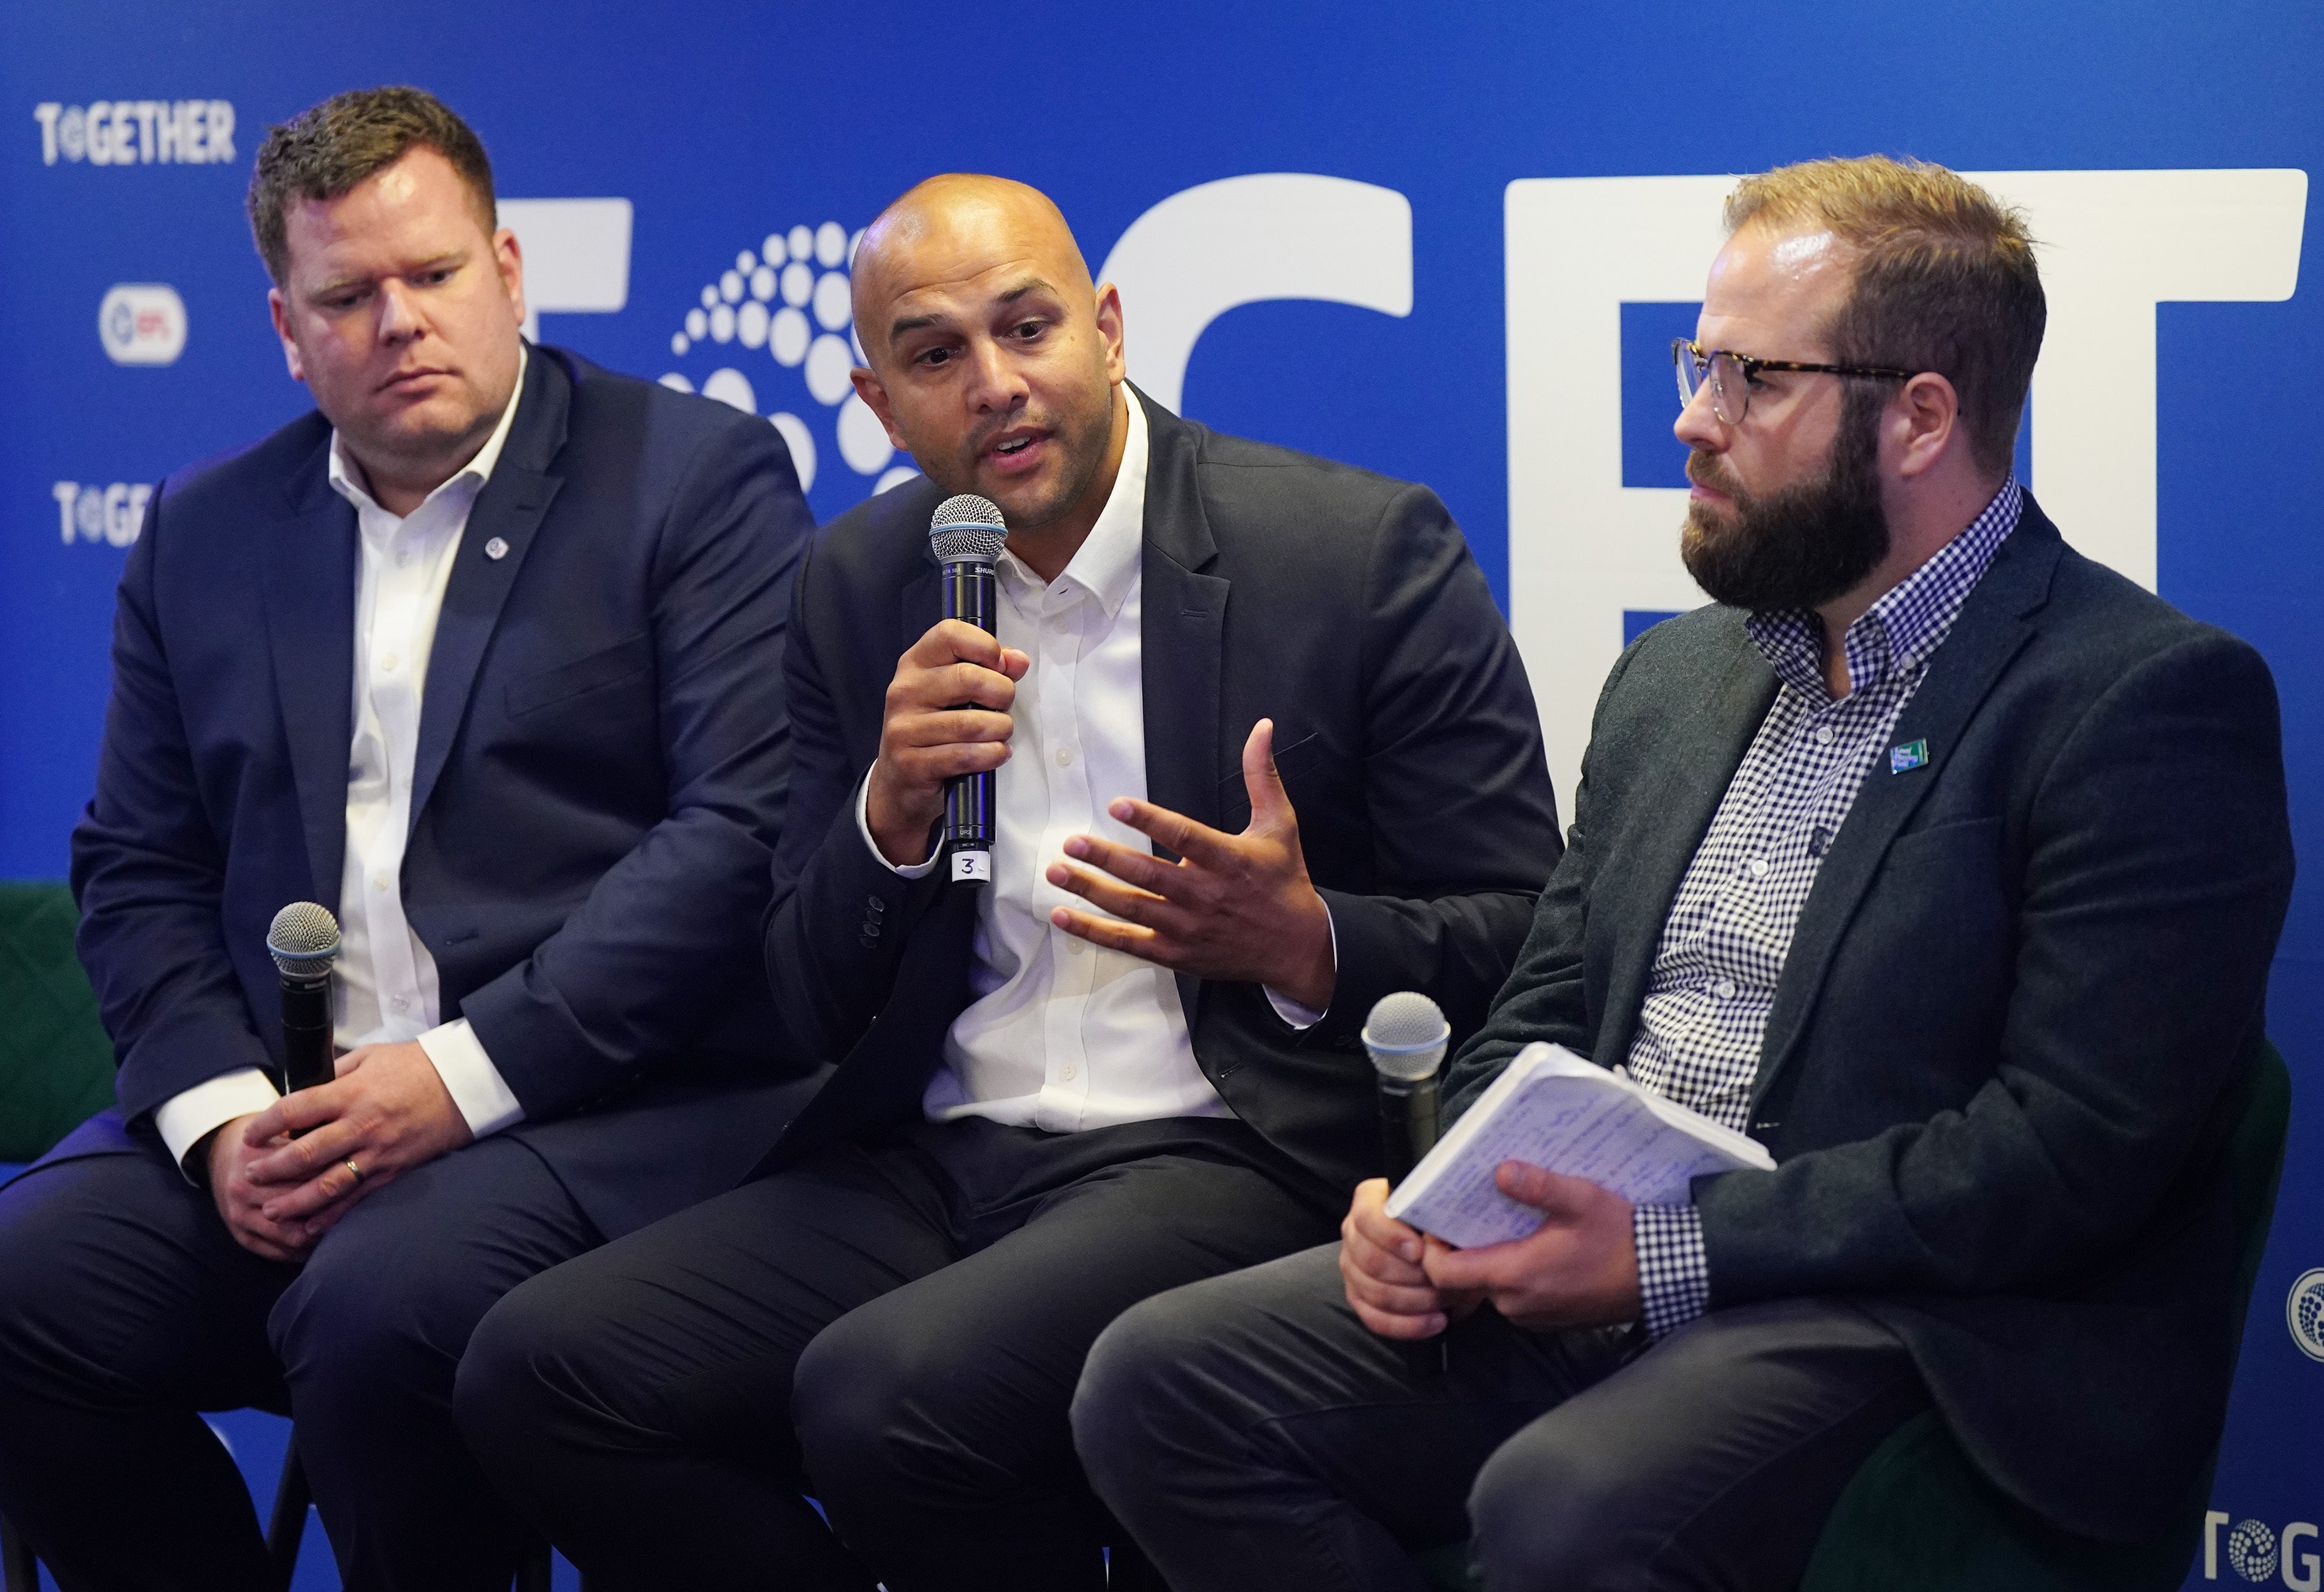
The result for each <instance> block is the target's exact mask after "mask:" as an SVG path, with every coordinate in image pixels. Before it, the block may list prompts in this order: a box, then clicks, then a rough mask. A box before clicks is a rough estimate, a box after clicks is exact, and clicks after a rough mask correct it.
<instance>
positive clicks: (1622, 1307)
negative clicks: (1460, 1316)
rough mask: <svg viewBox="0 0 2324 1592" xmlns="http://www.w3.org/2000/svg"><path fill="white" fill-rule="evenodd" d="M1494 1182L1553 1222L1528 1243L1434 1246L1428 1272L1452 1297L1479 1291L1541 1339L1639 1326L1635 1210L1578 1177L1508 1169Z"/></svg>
mask: <svg viewBox="0 0 2324 1592" xmlns="http://www.w3.org/2000/svg"><path fill="white" fill-rule="evenodd" d="M1493 1182H1494V1183H1495V1184H1496V1185H1497V1186H1498V1187H1499V1189H1500V1191H1501V1192H1503V1193H1504V1194H1507V1195H1508V1197H1509V1198H1510V1199H1512V1200H1515V1201H1517V1202H1518V1203H1520V1204H1524V1205H1530V1206H1532V1207H1533V1208H1534V1209H1535V1210H1538V1211H1540V1212H1541V1213H1542V1215H1543V1216H1544V1217H1545V1218H1546V1220H1545V1221H1544V1222H1543V1223H1542V1224H1541V1226H1540V1227H1539V1228H1537V1229H1535V1230H1534V1231H1533V1232H1531V1233H1529V1234H1527V1235H1526V1237H1524V1238H1512V1239H1510V1240H1509V1241H1508V1243H1506V1244H1486V1245H1481V1246H1480V1247H1477V1248H1474V1249H1455V1248H1453V1247H1451V1246H1450V1245H1447V1244H1444V1243H1443V1242H1441V1241H1439V1240H1436V1239H1433V1238H1432V1239H1431V1240H1430V1241H1429V1244H1428V1250H1427V1254H1426V1256H1425V1258H1424V1260H1423V1262H1422V1264H1423V1265H1424V1267H1425V1269H1426V1271H1427V1273H1428V1278H1429V1281H1430V1282H1432V1283H1434V1284H1435V1285H1436V1287H1437V1288H1439V1289H1440V1290H1443V1291H1444V1292H1446V1293H1459V1292H1462V1291H1464V1290H1477V1291H1480V1292H1482V1293H1484V1295H1485V1297H1486V1298H1488V1299H1489V1300H1490V1301H1492V1304H1493V1308H1494V1309H1495V1310H1497V1311H1500V1312H1501V1314H1502V1315H1503V1316H1505V1317H1507V1318H1508V1320H1509V1321H1513V1322H1515V1323H1516V1324H1517V1325H1518V1326H1520V1327H1525V1328H1527V1329H1530V1330H1534V1331H1536V1332H1546V1331H1552V1330H1557V1329H1560V1328H1564V1327H1610V1326H1614V1325H1616V1324H1618V1323H1619V1322H1623V1321H1637V1319H1638V1313H1639V1301H1638V1249H1637V1238H1636V1235H1635V1233H1634V1231H1633V1229H1632V1228H1631V1225H1630V1215H1631V1208H1630V1202H1629V1201H1628V1200H1625V1199H1624V1198H1622V1196H1621V1195H1619V1194H1617V1193H1612V1192H1609V1191H1607V1190H1605V1189H1601V1188H1600V1187H1599V1186H1598V1185H1597V1184H1596V1183H1594V1182H1586V1181H1584V1180H1583V1179H1582V1178H1578V1177H1563V1176H1561V1175H1559V1174H1558V1173H1554V1172H1545V1171H1544V1170H1543V1169H1542V1168H1540V1167H1538V1166H1528V1165H1526V1164H1525V1163H1524V1162H1522V1161H1504V1162H1502V1163H1501V1164H1500V1167H1499V1170H1498V1171H1496V1172H1495V1173H1493Z"/></svg>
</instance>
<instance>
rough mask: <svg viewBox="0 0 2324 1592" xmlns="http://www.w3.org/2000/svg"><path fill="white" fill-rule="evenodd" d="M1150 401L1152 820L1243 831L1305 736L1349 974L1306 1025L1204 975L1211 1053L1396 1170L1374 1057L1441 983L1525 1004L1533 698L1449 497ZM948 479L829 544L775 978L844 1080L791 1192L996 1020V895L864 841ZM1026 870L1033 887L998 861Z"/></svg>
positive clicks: (1463, 994) (872, 511)
mask: <svg viewBox="0 0 2324 1592" xmlns="http://www.w3.org/2000/svg"><path fill="white" fill-rule="evenodd" d="M1133 401H1137V402H1143V403H1145V405H1146V414H1147V420H1148V447H1149V457H1148V473H1147V487H1146V513H1145V533H1144V549H1143V553H1142V555H1141V565H1140V568H1141V571H1142V580H1143V583H1144V595H1143V599H1142V607H1143V612H1144V632H1143V636H1142V638H1141V645H1142V649H1143V651H1142V673H1143V689H1142V695H1143V701H1144V707H1145V720H1146V723H1145V737H1146V768H1147V781H1148V796H1149V798H1150V799H1151V800H1153V801H1154V802H1155V803H1157V804H1158V805H1161V806H1164V807H1168V808H1171V809H1173V810H1175V811H1176V812H1179V813H1183V814H1186V815H1187V816H1188V817H1191V818H1194V819H1196V820H1198V821H1200V822H1202V823H1203V824H1210V825H1213V827H1217V828H1221V829H1224V830H1229V831H1235V830H1240V829H1241V828H1242V827H1243V826H1244V824H1246V823H1248V822H1249V819H1250V804H1249V801H1248V799H1247V797H1246V796H1245V793H1244V789H1243V783H1242V775H1241V755H1242V746H1243V742H1244V741H1245V739H1246V738H1247V737H1248V736H1249V734H1250V729H1251V726H1252V724H1253V723H1255V722H1257V721H1258V720H1259V719H1261V718H1272V719H1273V720H1274V721H1275V723H1276V740H1275V745H1276V761H1277V768H1279V769H1280V770H1281V773H1282V776H1283V780H1284V784H1285V787H1286V789H1287V790H1288V792H1289V793H1290V797H1291V801H1292V803H1293V805H1294V806H1295V807H1296V810H1297V812H1298V817H1299V833H1300V843H1301V846H1302V848H1303V849H1304V851H1305V855H1306V861H1307V868H1308V871H1309V874H1310V876H1311V877H1312V878H1313V879H1314V882H1315V885H1316V888H1317V889H1318V890H1319V892H1320V893H1321V894H1322V896H1323V899H1324V901H1325V902H1326V903H1327V904H1328V905H1329V906H1330V908H1331V911H1332V917H1333V925H1334V927H1335V930H1336V933H1337V935H1338V944H1339V980H1338V984H1337V987H1336V988H1335V989H1334V991H1333V998H1332V1004H1331V1007H1330V1009H1329V1010H1328V1011H1327V1012H1326V1014H1325V1015H1324V1017H1323V1020H1322V1021H1320V1022H1318V1023H1317V1024H1315V1025H1314V1026H1313V1027H1312V1028H1310V1029H1308V1030H1306V1031H1305V1032H1300V1031H1297V1030H1294V1029H1293V1028H1291V1027H1289V1026H1286V1024H1285V1023H1284V1022H1283V1021H1282V1020H1281V1019H1280V1018H1279V1017H1277V1016H1276V1014H1275V1012H1274V1010H1273V1009H1272V1008H1271V1007H1270V1006H1269V1005H1268V1001H1267V999H1266V997H1265V995H1264V994H1263V992H1262V991H1261V990H1260V989H1259V988H1258V987H1257V986H1255V985H1250V984H1234V983H1224V982H1219V981H1214V980H1199V979H1194V978H1191V977H1186V976H1183V975H1182V976H1181V977H1180V978H1179V980H1178V989H1179V993H1180V995H1181V998H1182V999H1183V1002H1184V1005H1185V1012H1186V1021H1187V1026H1188V1028H1189V1030H1190V1031H1191V1034H1192V1037H1193V1043H1194V1057H1195V1060H1196V1061H1197V1062H1198V1063H1200V1064H1201V1066H1202V1069H1203V1073H1204V1075H1205V1076H1207V1077H1208V1078H1209V1079H1210V1081H1212V1083H1213V1084H1214V1085H1215V1086H1216V1087H1217V1089H1218V1090H1219V1093H1220V1095H1221V1096H1222V1098H1223V1099H1224V1100H1225V1101H1226V1103H1227V1104H1228V1105H1229V1106H1230V1107H1231V1108H1232V1109H1234V1111H1235V1113H1236V1114H1237V1115H1238V1116H1240V1118H1242V1119H1243V1120H1245V1121H1247V1122H1249V1123H1250V1124H1251V1125H1252V1126H1253V1127H1256V1128H1257V1129H1258V1130H1259V1132H1260V1133H1261V1134H1263V1135H1264V1136H1266V1137H1267V1138H1268V1140H1270V1141H1271V1142H1272V1143H1274V1144H1275V1145H1276V1146H1278V1147H1279V1148H1281V1149H1283V1150H1285V1151H1286V1152H1287V1153H1288V1154H1289V1155H1292V1156H1293V1157H1295V1158H1296V1160H1298V1161H1299V1162H1301V1163H1302V1164H1305V1166H1306V1167H1308V1168H1309V1169H1310V1170H1311V1171H1313V1172H1314V1173H1316V1174H1318V1175H1319V1176H1321V1177H1323V1178H1324V1179H1326V1180H1328V1181H1329V1182H1331V1183H1333V1184H1335V1185H1352V1184H1353V1183H1354V1182H1356V1181H1357V1180H1358V1179H1360V1178H1361V1177H1364V1176H1368V1175H1370V1174H1371V1173H1372V1172H1373V1171H1374V1170H1375V1169H1376V1167H1377V1165H1378V1163H1379V1132H1378V1129H1377V1128H1376V1127H1375V1126H1374V1123H1375V1113H1374V1109H1373V1105H1372V1081H1371V1078H1372V1074H1371V1069H1370V1067H1369V1064H1368V1063H1367V1062H1366V1060H1365V1057H1364V1055H1363V1052H1362V1047H1361V1045H1360V1043H1359V1040H1358V1037H1357V1035H1358V1032H1359V1030H1360V1028H1361V1026H1362V1024H1363V1019H1364V1017H1365V1015H1366V1013H1367V1012H1369V1009H1370V1008H1371V1005H1372V1003H1373V1002H1374V1001H1375V1000H1377V999H1378V998H1379V997H1380V996H1382V995H1385V994H1388V992H1390V991H1392V990H1397V989H1423V990H1426V991H1427V992H1429V993H1430V994H1431V995H1433V996H1434V997H1435V998H1436V999H1437V1000H1438V1002H1439V1003H1440V1004H1441V1005H1443V1008H1444V1010H1445V1013H1446V1016H1447V1017H1449V1018H1450V1019H1451V1021H1452V1025H1453V1028H1454V1032H1455V1033H1456V1034H1464V1033H1466V1032H1468V1031H1469V1030H1470V1029H1471V1028H1472V1027H1473V1026H1475V1025H1476V1023H1477V1022H1478V1021H1479V1019H1480V1018H1481V1017H1482V1016H1483V1015H1484V1011H1485V1007H1486V1003H1487V1002H1488V1001H1489V999H1490V998H1491V996H1492V993H1493V991H1494V990H1495V989H1498V988H1499V986H1500V983H1501V980H1502V978H1503V977H1504V975H1505V974H1506V973H1507V971H1508V966H1509V962H1510V959H1511V958H1512V957H1513V956H1514V954H1515V952H1516V949H1517V943H1518V941H1519V940H1520V939H1521V938H1522V937H1523V935H1524V933H1525V925H1526V922H1527V920H1528V919H1529V918H1530V916H1531V915H1532V911H1533V902H1534V897H1535V892H1536V891H1537V890H1538V889H1539V888H1540V886H1541V883H1542V880H1543V879H1545V878H1546V877H1547V876H1548V873H1549V870H1550V869H1551V867H1552V866H1553V865H1554V863H1555V862H1556V860H1557V857H1558V853H1559V851H1560V849H1561V842H1560V839H1559V835H1558V825H1557V809H1556V802H1555V799H1554V797H1553V796H1552V795H1551V791H1550V784H1549V775H1548V771H1547V768H1546V767H1545V761H1544V757H1543V751H1542V743H1541V732H1540V728H1539V725H1538V722H1537V720H1536V718H1535V712H1534V705H1533V696H1532V693H1531V691H1530V690H1529V688H1528V687H1527V686H1526V678H1525V670H1524V667H1523V666H1522V664H1521V663H1520V662H1519V661H1518V658H1517V649H1516V646H1515V644H1514V643H1513V642H1512V641H1511V640H1510V638H1509V633H1508V626H1507V625H1506V624H1505V623H1503V621H1502V620H1501V616H1500V613H1499V611H1498V610H1497V609H1496V608H1495V607H1494V605H1493V600H1492V594H1491V593H1490V591H1489V589H1488V588H1487V586H1486V584H1485V579H1484V576H1483V575H1482V574H1481V573H1480V571H1479V569H1478V568H1477V566H1476V563H1475V561H1474V560H1473V559H1472V558H1471V557H1470V555H1469V550H1468V548H1467V545H1466V543H1465V542H1464V541H1463V539H1462V535H1461V531H1460V529H1459V527H1457V526H1456V525H1454V524H1453V522H1452V518H1451V516H1450V515H1449V514H1448V513H1447V512H1446V511H1445V509H1444V505H1443V503H1442V502H1439V501H1438V500H1437V498H1436V495H1435V494H1434V492H1429V491H1428V490H1427V489H1426V488H1425V487H1420V486H1414V485H1411V484H1409V483H1404V482H1400V481H1392V480H1388V479H1387V478H1386V477H1383V476H1379V475H1375V474H1370V473H1369V472H1367V471H1363V470H1357V469H1352V468H1350V467H1348V466H1345V465H1334V464H1331V463H1328V462H1326V461H1324V460H1321V459H1315V458H1311V457H1308V456H1305V455H1302V454H1296V453H1293V452H1290V451H1288V450H1286V449H1284V448H1279V447H1271V446H1265V445H1263V444H1259V443H1255V442H1246V441H1242V440H1240V439H1238V438H1235V437H1221V436H1219V435H1217V434H1215V433H1213V432H1212V431H1210V430H1208V429H1206V428H1203V427H1202V426H1199V425H1196V424H1194V423H1193V422H1191V421H1187V420H1182V419H1178V418H1177V417H1176V416H1175V415H1172V414H1171V413H1169V411H1167V410H1164V409H1161V408H1159V407H1158V406H1157V405H1155V404H1154V403H1152V402H1151V401H1150V400H1146V399H1145V398H1144V397H1143V396H1142V395H1138V394H1135V393H1134V392H1133ZM942 496H943V493H942V492H941V491H940V490H939V489H938V488H937V487H936V486H935V485H934V484H933V483H927V482H925V481H924V482H919V483H913V484H912V485H909V486H902V487H898V488H896V489H895V490H893V491H891V492H883V493H881V495H880V496H878V497H875V498H873V499H872V500H871V502H868V503H865V504H863V505H862V506H860V507H859V508H857V509H855V510H853V511H850V512H849V513H847V514H845V515H843V516H841V517H840V518H839V519H838V520H835V521H834V522H833V523H832V524H831V525H830V526H828V527H826V528H825V530H824V531H823V532H822V533H821V534H820V535H819V536H818V537H817V538H816V545H815V548H814V551H813V552H812V553H811V555H810V556H809V557H808V561H807V568H806V570H805V571H804V572H803V573H802V575H800V578H799V584H798V594H797V607H796V609H795V612H794V614H793V618H792V621H791V641H790V648H789V650H788V653H787V655H786V663H785V667H786V670H787V674H788V695H789V700H790V706H791V713H792V718H793V726H794V728H793V734H794V744H795V773H794V782H793V786H792V802H791V817H790V823H789V824H788V827H787V828H786V830H785V832H784V836H783V841H782V843H781V845H780V846H779V849H778V851H777V852H776V858H775V894H776V901H775V905H774V907H773V909H772V910H771V912H770V915H769V917H768V923H767V933H766V950H767V969H768V973H769V977H770V980H771V981H772V983H773V985H774V987H775V989H776V992H777V996H778V998H779V999H780V1000H781V1001H782V1003H783V1005H784V1011H785V1016H786V1017H787V1018H788V1021H789V1022H790V1024H791V1026H792V1029H793V1031H794V1032H795V1033H796V1034H797V1035H798V1038H799V1040H800V1043H801V1044H802V1045H803V1047H804V1048H805V1050H806V1051H807V1054H809V1055H810V1056H812V1057H814V1058H816V1059H818V1060H827V1061H830V1062H835V1063H838V1072H837V1073H836V1074H835V1077H834V1078H833V1080H832V1081H831V1082H830V1083H829V1084H827V1085H826V1086H825V1089H824V1090H823V1092H822V1093H821V1094H820V1095H819V1096H818V1097H817V1098H816V1100H815V1101H814V1102H813V1104H811V1105H810V1106H809V1107H808V1109H807V1110H806V1111H804V1112H803V1113H802V1114H801V1116H800V1118H799V1119H798V1122H797V1123H796V1124H795V1125H794V1126H793V1127H792V1128H791V1130H790V1131H789V1133H788V1135H787V1136H785V1137H784V1139H783V1140H782V1142H781V1143H780V1144H779V1145H778V1146H776V1147H775V1149H774V1150H773V1152H772V1153H771V1154H770V1156H769V1158H768V1160H767V1163H766V1167H767V1169H769V1170H771V1169H774V1168H777V1167H779V1166H783V1165H787V1164H791V1163H792V1162H795V1161H797V1160H798V1159H799V1158H801V1157H802V1156H804V1155H807V1154H809V1153H811V1152H812V1151H813V1150H815V1149H816V1148H818V1147H820V1146H824V1145H827V1144H830V1143H833V1142H835V1141H836V1140H839V1139H844V1138H849V1137H856V1136H862V1135H865V1134H869V1133H871V1132H874V1131H876V1130H878V1129H879V1128H881V1127H884V1126H886V1125H889V1124H891V1123H895V1122H899V1121H901V1120H905V1119H908V1118H913V1117H916V1116H917V1115H918V1111H919V1109H920V1096H921V1092H922V1090H923V1089H924V1088H925V1087H926V1085H927V1080H928V1078H929V1075H930V1074H931V1072H933V1071H934V1070H935V1068H936V1064H937V1061H938V1058H939V1047H940V1044H941V1043H942V1040H943V1038H944V1035H945V1031H946V1029H947V1028H948V1027H949V1026H950V1025H951V1023H952V1020H953V1018H954V1017H956V1016H957V1015H958V1014H959V1013H960V1011H961V1010H962V1008H964V1006H965V1005H966V1004H967V1002H968V999H969V984H968V977H969V971H970V966H971V958H972V952H971V946H970V937H971V931H972V929H973V923H974V916H975V914H974V900H973V896H972V894H971V892H970V891H969V890H968V889H966V888H952V887H951V886H950V885H949V884H948V883H947V882H946V881H945V878H944V875H945V871H946V870H943V869H938V870H936V871H935V873H934V874H932V875H931V876H930V877H929V878H927V879H922V880H918V881H913V880H908V879H902V878H899V876H898V875H897V874H895V873H894V872H893V871H891V870H889V869H888V868H887V867H885V866H884V865H883V864H882V863H881V861H880V860H878V859H877V858H876V857H874V856H873V855H872V853H871V850H870V848H869V847H868V846H867V845H866V844H865V843H864V841H863V839H862V834H861V833H860V832H859V831H858V828H857V823H856V817H855V794H856V789H857V787H858V786H859V785H860V783H861V782H862V779H863V778H864V775H865V773H866V771H867V770H868V769H869V768H871V762H872V759H873V758H874V756H875V755H876V754H877V752H878V750H879V745H880V730H881V718H882V711H883V703H884V698H885V694H886V692H887V688H888V685H889V682H890V680H891V679H892V678H893V677H894V675H895V671H896V662H897V659H898V658H899V656H900V655H901V654H902V653H903V651H904V650H905V649H907V648H908V647H909V646H910V645H911V644H912V643H913V642H915V641H917V640H918V639H919V637H920V636H921V635H922V634H923V633H924V632H926V630H927V629H928V627H929V626H931V625H933V624H935V623H936V621H937V620H938V619H939V618H940V617H941V613H942V598H941V593H940V591H939V585H938V572H937V568H936V563H935V561H934V559H933V558H932V557H931V556H930V554H929V551H928V538H927V527H928V516H929V512H930V511H931V510H932V509H933V508H934V507H935V506H936V502H938V501H939V500H940V499H941V497H942ZM995 865H996V866H999V867H1008V866H1019V867H1023V866H1028V865H1029V864H1028V861H1027V860H1024V859H1009V858H997V859H996V860H995Z"/></svg>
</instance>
